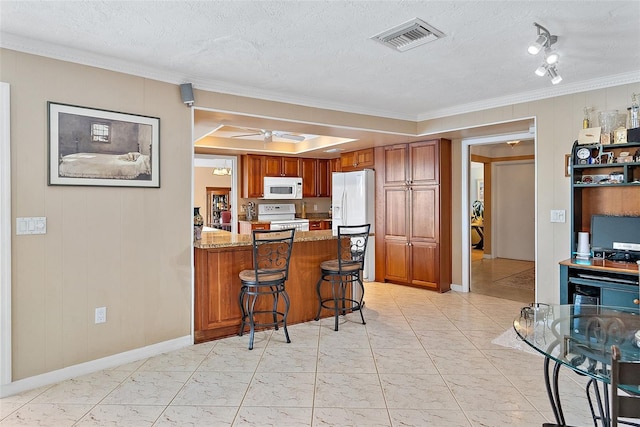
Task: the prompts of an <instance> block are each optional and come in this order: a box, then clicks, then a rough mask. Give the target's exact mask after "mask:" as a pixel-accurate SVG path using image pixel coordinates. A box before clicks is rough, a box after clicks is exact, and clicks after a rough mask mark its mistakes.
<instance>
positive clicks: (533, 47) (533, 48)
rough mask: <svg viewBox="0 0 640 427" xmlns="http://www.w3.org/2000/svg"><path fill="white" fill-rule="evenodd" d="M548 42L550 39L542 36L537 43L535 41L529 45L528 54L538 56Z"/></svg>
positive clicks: (544, 35)
mask: <svg viewBox="0 0 640 427" xmlns="http://www.w3.org/2000/svg"><path fill="white" fill-rule="evenodd" d="M548 40H549V39H548V38H547V35H546V34H540V35H539V36H538V38H537V39H536V41H534V42H533V43H531V44H530V45H529V48H528V49H527V52H529V54H530V55H537V54H538V53H539V52H540V51H541V50H542V48H543V47H544V46H545V45H546V44H547V41H548Z"/></svg>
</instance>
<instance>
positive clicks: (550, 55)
mask: <svg viewBox="0 0 640 427" xmlns="http://www.w3.org/2000/svg"><path fill="white" fill-rule="evenodd" d="M559 59H560V54H559V53H558V51H557V50H555V49H551V48H546V49H545V50H544V60H545V61H546V62H547V64H549V65H553V64H555V63H557V62H558V60H559Z"/></svg>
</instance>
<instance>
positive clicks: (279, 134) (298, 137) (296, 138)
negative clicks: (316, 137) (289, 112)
mask: <svg viewBox="0 0 640 427" xmlns="http://www.w3.org/2000/svg"><path fill="white" fill-rule="evenodd" d="M273 134H274V135H275V136H277V137H279V138H283V139H291V140H293V141H298V142H299V141H304V140H305V137H304V136H302V135H294V134H292V133H286V132H273Z"/></svg>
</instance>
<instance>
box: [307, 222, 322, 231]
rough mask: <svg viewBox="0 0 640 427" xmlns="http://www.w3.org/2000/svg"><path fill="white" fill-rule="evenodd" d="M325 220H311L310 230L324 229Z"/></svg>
mask: <svg viewBox="0 0 640 427" xmlns="http://www.w3.org/2000/svg"><path fill="white" fill-rule="evenodd" d="M323 222H324V221H313V220H311V221H309V231H313V230H322V223H323Z"/></svg>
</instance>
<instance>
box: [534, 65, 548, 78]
mask: <svg viewBox="0 0 640 427" xmlns="http://www.w3.org/2000/svg"><path fill="white" fill-rule="evenodd" d="M547 68H549V66H548V65H547V64H542V65H540V66H539V67H538V68H536V71H535V73H536V76H540V77H544V75H545V74H547Z"/></svg>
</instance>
